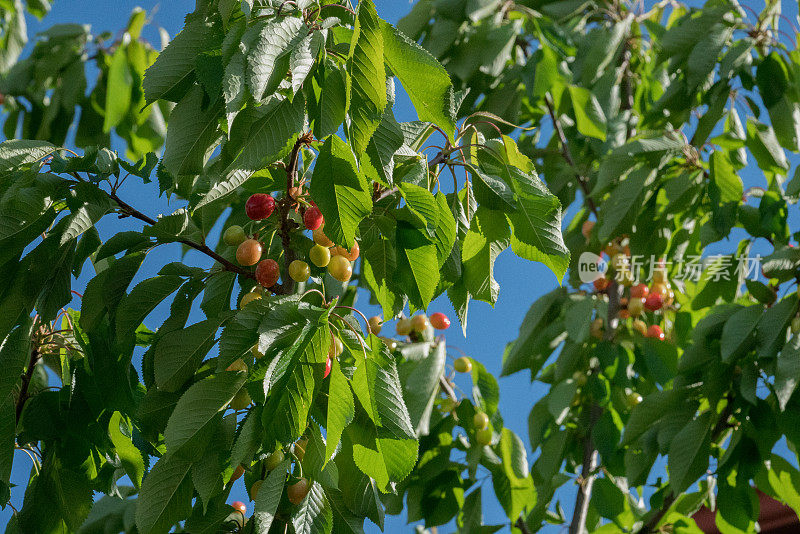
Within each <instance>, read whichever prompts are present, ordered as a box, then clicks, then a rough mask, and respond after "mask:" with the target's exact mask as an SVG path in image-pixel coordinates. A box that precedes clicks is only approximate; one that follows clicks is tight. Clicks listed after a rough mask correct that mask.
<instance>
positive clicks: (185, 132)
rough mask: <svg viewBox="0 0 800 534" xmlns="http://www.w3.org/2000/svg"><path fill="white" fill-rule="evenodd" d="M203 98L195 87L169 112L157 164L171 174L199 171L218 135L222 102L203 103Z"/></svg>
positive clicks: (200, 91)
mask: <svg viewBox="0 0 800 534" xmlns="http://www.w3.org/2000/svg"><path fill="white" fill-rule="evenodd" d="M203 98H204V93H203V90H202V89H201V88H200V86H195V87H193V88H192V90H191V91H189V93H188V94H187V95H186V96H185V97H183V98H182V99H181V101H180V102H178V105H177V106H175V108H174V109H173V110H172V112H171V113H170V115H169V125H170V127H169V133H168V135H167V140H166V146H165V147H164V157H163V159H162V160H161V164H162V165H163V166H164V168H166V169H167V171H169V172H170V174H172V175H173V176H182V175H187V174H188V175H192V174H200V173H202V172H203V166H204V165H205V162H206V155H207V154H208V151H209V147H211V146H212V145H213V144H214V143H215V142H216V141H217V140H218V139H219V137H220V131H219V119H220V114H221V112H222V102H221V101H219V100H218V101H217V102H216V103H214V104H207V105H206V106H204V105H203Z"/></svg>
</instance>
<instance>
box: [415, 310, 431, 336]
mask: <svg viewBox="0 0 800 534" xmlns="http://www.w3.org/2000/svg"><path fill="white" fill-rule="evenodd" d="M430 324H431V323H430V322H429V321H428V316H427V315H425V314H424V313H420V314H418V315H415V316H414V317H412V318H411V328H413V329H414V331H415V332H419V333H422V332H424V331H425V330H427V329H428V326H430Z"/></svg>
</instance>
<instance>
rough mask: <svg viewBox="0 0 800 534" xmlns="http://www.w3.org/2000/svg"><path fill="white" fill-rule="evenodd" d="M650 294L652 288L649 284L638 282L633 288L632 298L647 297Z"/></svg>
mask: <svg viewBox="0 0 800 534" xmlns="http://www.w3.org/2000/svg"><path fill="white" fill-rule="evenodd" d="M649 294H650V288H649V287H647V284H636V285H635V286H633V287H632V288H631V298H641V299H646V298H647V295H649Z"/></svg>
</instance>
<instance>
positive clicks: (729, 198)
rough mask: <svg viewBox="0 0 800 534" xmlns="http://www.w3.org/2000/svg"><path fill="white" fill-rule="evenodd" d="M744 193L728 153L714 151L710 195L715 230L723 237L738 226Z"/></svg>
mask: <svg viewBox="0 0 800 534" xmlns="http://www.w3.org/2000/svg"><path fill="white" fill-rule="evenodd" d="M743 193H744V188H743V186H742V180H741V178H739V175H738V174H736V169H735V168H734V166H733V163H732V162H731V160H730V158H729V157H728V155H727V152H725V151H720V150H717V151H714V152H713V153H712V154H711V182H709V186H708V194H709V197H710V198H711V210H712V213H713V215H714V217H713V222H714V228H715V229H716V230H717V232H719V233H720V234H721V235H723V236H726V235H727V234H728V232H730V230H731V228H733V225H734V224H736V216H737V210H738V208H739V206H740V205H741V204H742V194H743Z"/></svg>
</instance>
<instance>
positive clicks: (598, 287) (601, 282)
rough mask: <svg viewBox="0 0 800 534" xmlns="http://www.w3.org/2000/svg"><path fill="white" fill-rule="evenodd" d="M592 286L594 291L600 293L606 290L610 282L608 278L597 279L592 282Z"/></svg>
mask: <svg viewBox="0 0 800 534" xmlns="http://www.w3.org/2000/svg"><path fill="white" fill-rule="evenodd" d="M593 285H594V289H595V291H597V292H598V293H602V292H603V291H605V290H606V289H608V286H610V285H611V280H609V279H608V278H598V279H596V280H595V281H594V282H593Z"/></svg>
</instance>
